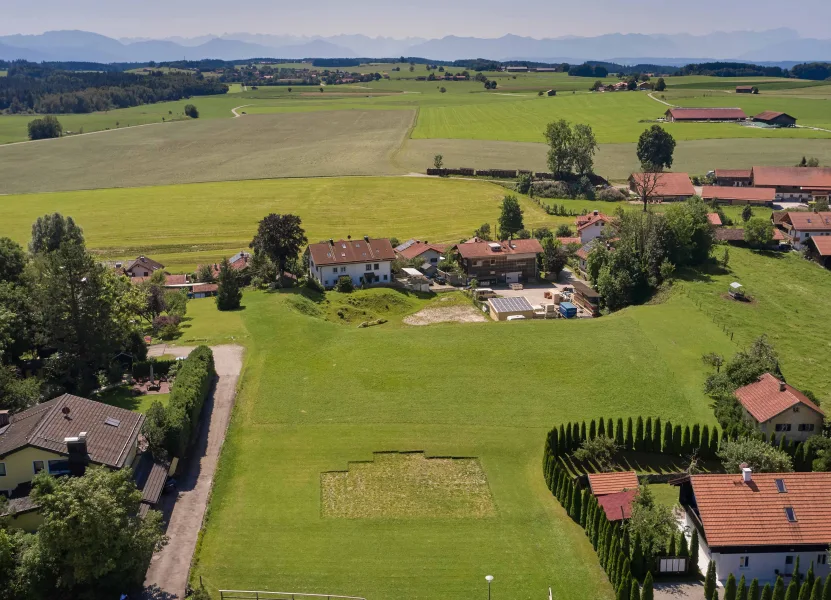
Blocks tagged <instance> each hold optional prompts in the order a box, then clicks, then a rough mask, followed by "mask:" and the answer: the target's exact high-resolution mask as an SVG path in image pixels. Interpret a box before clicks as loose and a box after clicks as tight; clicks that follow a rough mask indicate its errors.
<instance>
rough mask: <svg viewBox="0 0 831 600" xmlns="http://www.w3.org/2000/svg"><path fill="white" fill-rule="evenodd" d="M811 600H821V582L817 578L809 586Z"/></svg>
mask: <svg viewBox="0 0 831 600" xmlns="http://www.w3.org/2000/svg"><path fill="white" fill-rule="evenodd" d="M811 600H822V581H821V580H820V578H819V577H817V578H816V579H815V580H814V585H812V586H811Z"/></svg>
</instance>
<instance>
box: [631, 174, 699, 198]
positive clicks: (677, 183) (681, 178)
mask: <svg viewBox="0 0 831 600" xmlns="http://www.w3.org/2000/svg"><path fill="white" fill-rule="evenodd" d="M630 179H634V180H635V181H636V182H640V181H641V179H643V174H642V173H633V174H632V176H631V177H630ZM647 181H649V180H647ZM653 195H654V196H679V197H691V196H694V195H695V188H694V187H693V184H692V181H690V176H689V175H687V174H686V173H660V176H659V177H658V183H657V185H656V186H655V191H654V192H653Z"/></svg>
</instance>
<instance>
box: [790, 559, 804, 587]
mask: <svg viewBox="0 0 831 600" xmlns="http://www.w3.org/2000/svg"><path fill="white" fill-rule="evenodd" d="M794 581H796V584H797V586H798V585H800V584H801V583H802V572H801V571H800V570H799V554H797V555H796V560H795V561H794V563H793V576H792V577H791V582H794Z"/></svg>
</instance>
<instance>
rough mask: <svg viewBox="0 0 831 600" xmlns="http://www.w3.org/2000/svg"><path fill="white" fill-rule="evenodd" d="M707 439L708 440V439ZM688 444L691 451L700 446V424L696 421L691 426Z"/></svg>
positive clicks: (696, 449)
mask: <svg viewBox="0 0 831 600" xmlns="http://www.w3.org/2000/svg"><path fill="white" fill-rule="evenodd" d="M707 441H708V442H709V441H710V440H707ZM690 446H691V448H692V451H693V452H696V451H698V449H699V448H701V426H700V425H699V424H698V423H696V424H695V425H693V426H692V433H691V435H690Z"/></svg>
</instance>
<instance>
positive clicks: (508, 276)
mask: <svg viewBox="0 0 831 600" xmlns="http://www.w3.org/2000/svg"><path fill="white" fill-rule="evenodd" d="M520 277H522V272H521V271H516V272H514V273H505V283H519V279H520Z"/></svg>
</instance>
